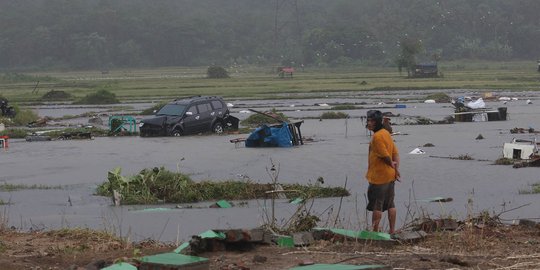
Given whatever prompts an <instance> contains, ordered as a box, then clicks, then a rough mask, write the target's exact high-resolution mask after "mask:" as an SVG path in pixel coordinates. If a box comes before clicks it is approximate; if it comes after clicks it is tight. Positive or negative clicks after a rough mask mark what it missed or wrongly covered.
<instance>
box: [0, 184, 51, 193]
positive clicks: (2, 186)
mask: <svg viewBox="0 0 540 270" xmlns="http://www.w3.org/2000/svg"><path fill="white" fill-rule="evenodd" d="M25 189H62V187H61V186H45V185H23V184H8V183H3V184H0V191H17V190H25Z"/></svg>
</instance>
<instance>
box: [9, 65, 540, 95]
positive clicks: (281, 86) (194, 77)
mask: <svg viewBox="0 0 540 270" xmlns="http://www.w3.org/2000/svg"><path fill="white" fill-rule="evenodd" d="M535 65H536V63H535V62H533V61H528V62H504V63H503V62H485V61H471V62H467V61H459V62H440V63H439V69H440V70H444V73H445V76H444V78H423V79H407V78H405V77H403V76H400V75H399V73H397V72H396V71H395V68H392V67H388V68H387V67H361V66H358V67H347V68H344V67H341V68H333V69H327V68H305V70H304V71H298V72H296V73H295V75H294V79H292V80H280V79H276V76H275V74H274V73H269V72H268V69H269V67H264V66H261V67H259V66H243V67H241V68H240V67H239V68H238V72H235V73H233V74H231V78H229V79H227V80H217V79H216V80H213V79H206V75H205V73H206V70H205V68H203V67H191V68H187V67H164V68H147V69H138V70H117V71H112V72H114V73H118V74H119V76H124V77H123V79H121V80H117V81H115V82H114V84H113V85H114V87H106V88H104V87H102V86H101V85H106V84H111V81H110V79H107V78H101V77H97V78H96V75H95V72H94V71H65V72H46V73H45V74H48V75H50V76H53V77H55V78H58V79H59V81H58V82H49V83H43V82H42V83H40V86H39V87H40V88H46V89H51V88H53V89H55V90H56V91H64V92H65V93H68V94H70V95H72V100H80V99H82V98H84V97H85V96H86V95H88V94H90V93H95V92H96V91H97V90H99V89H105V90H107V91H109V92H111V93H114V94H115V95H116V98H117V99H119V100H121V101H122V102H126V103H127V102H140V101H144V102H148V101H152V100H172V99H175V98H178V97H184V96H193V95H199V94H200V95H217V96H223V97H224V98H225V99H245V98H249V99H287V98H291V97H293V98H324V97H326V96H333V95H343V93H346V92H350V93H355V92H359V91H362V92H364V91H365V92H367V91H377V92H378V93H384V92H385V91H386V90H394V91H408V90H410V89H415V90H421V89H426V90H433V89H460V88H461V89H475V90H476V91H478V92H483V91H488V92H494V91H496V90H498V89H508V90H510V91H511V90H513V89H516V90H520V91H522V90H529V91H537V90H540V84H538V72H537V71H536V67H535ZM36 74H37V73H36ZM39 74H44V72H41V73H39ZM364 80H365V81H369V82H370V83H369V84H361V83H360V82H362V81H364ZM32 88H33V84H27V83H2V84H0V93H1V95H2V96H4V97H5V98H7V99H8V100H9V102H10V104H21V103H22V102H24V103H39V102H43V101H42V100H41V95H35V94H31V89H32ZM441 92H444V90H441ZM494 94H496V93H495V92H494ZM422 101H423V99H422Z"/></svg>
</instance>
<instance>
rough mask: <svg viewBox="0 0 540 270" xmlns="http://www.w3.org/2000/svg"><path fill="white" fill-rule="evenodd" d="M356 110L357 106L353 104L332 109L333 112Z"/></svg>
mask: <svg viewBox="0 0 540 270" xmlns="http://www.w3.org/2000/svg"><path fill="white" fill-rule="evenodd" d="M355 109H356V106H354V105H352V104H341V105H336V106H334V107H332V110H336V111H340V110H355Z"/></svg>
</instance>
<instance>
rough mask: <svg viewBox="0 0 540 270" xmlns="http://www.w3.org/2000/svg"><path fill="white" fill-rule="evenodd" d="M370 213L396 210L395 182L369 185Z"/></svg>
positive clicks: (368, 206)
mask: <svg viewBox="0 0 540 270" xmlns="http://www.w3.org/2000/svg"><path fill="white" fill-rule="evenodd" d="M367 196H368V205H367V207H366V208H367V210H369V211H382V212H384V211H386V210H388V209H390V208H395V207H396V206H395V205H394V182H391V183H388V184H382V185H375V184H369V187H368V191H367Z"/></svg>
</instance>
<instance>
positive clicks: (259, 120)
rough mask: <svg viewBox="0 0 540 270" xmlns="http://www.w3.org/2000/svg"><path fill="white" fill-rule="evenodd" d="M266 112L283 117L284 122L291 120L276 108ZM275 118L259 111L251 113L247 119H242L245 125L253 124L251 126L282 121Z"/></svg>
mask: <svg viewBox="0 0 540 270" xmlns="http://www.w3.org/2000/svg"><path fill="white" fill-rule="evenodd" d="M265 113H266V114H269V115H272V116H274V118H278V119H281V120H282V121H284V122H289V119H288V118H287V116H285V115H284V114H283V113H281V112H278V111H276V109H275V108H274V109H272V111H270V112H265ZM274 118H272V117H268V116H266V115H262V114H259V113H257V114H252V115H250V116H249V117H248V118H246V119H245V120H242V122H241V124H242V125H244V126H251V127H253V126H260V125H263V124H270V125H271V124H279V123H280V122H279V121H277V120H276V119H274Z"/></svg>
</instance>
